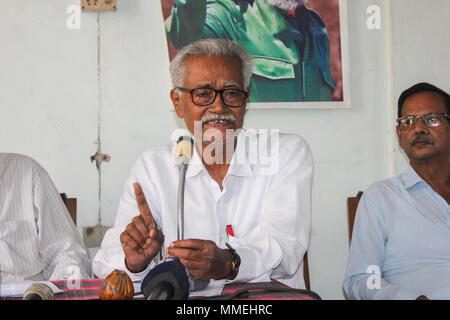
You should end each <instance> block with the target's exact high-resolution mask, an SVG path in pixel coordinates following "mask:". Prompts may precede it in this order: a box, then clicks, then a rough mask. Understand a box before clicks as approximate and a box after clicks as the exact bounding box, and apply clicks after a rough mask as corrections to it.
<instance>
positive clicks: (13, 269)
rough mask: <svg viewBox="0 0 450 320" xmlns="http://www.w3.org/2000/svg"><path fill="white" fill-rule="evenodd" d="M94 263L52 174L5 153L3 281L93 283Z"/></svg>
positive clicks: (0, 244) (1, 169)
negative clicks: (89, 279) (90, 276)
mask: <svg viewBox="0 0 450 320" xmlns="http://www.w3.org/2000/svg"><path fill="white" fill-rule="evenodd" d="M89 262H90V261H89V256H88V253H87V251H86V248H85V247H84V245H83V243H82V241H81V237H80V235H79V234H78V231H77V229H76V227H75V225H74V223H73V221H72V220H71V218H70V215H69V212H68V211H67V209H66V207H65V205H64V203H63V201H62V199H61V196H60V195H59V193H58V191H57V190H56V188H55V186H54V184H53V182H52V181H51V179H50V177H49V175H48V174H47V172H46V171H45V170H44V169H43V168H42V167H41V166H40V165H39V164H38V163H37V162H36V161H34V160H33V159H31V158H29V157H27V156H23V155H19V154H7V153H0V271H1V273H0V276H1V279H0V280H1V282H5V281H19V280H24V279H31V280H66V279H80V278H88V277H89V274H90V263H89Z"/></svg>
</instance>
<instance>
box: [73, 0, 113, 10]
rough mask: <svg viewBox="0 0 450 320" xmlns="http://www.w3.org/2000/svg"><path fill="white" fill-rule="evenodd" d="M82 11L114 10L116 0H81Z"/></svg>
mask: <svg viewBox="0 0 450 320" xmlns="http://www.w3.org/2000/svg"><path fill="white" fill-rule="evenodd" d="M81 10H82V11H116V10H117V0H81Z"/></svg>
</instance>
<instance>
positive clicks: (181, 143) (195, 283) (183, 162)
mask: <svg viewBox="0 0 450 320" xmlns="http://www.w3.org/2000/svg"><path fill="white" fill-rule="evenodd" d="M193 149H194V140H193V139H192V138H191V137H189V136H181V137H179V138H178V141H177V146H176V148H175V163H177V164H179V165H180V173H179V177H178V203H177V237H178V240H183V239H184V185H185V179H186V171H187V166H188V163H189V160H191V158H192V153H193ZM189 284H190V291H198V290H203V289H205V288H206V287H207V286H208V284H209V280H199V279H196V278H194V277H192V276H189Z"/></svg>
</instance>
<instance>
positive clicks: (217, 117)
mask: <svg viewBox="0 0 450 320" xmlns="http://www.w3.org/2000/svg"><path fill="white" fill-rule="evenodd" d="M216 120H222V121H230V122H235V121H236V118H235V117H234V116H233V115H231V114H215V113H211V114H207V115H204V116H203V117H202V123H205V122H209V121H216Z"/></svg>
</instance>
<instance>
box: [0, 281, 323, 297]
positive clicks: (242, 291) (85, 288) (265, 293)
mask: <svg viewBox="0 0 450 320" xmlns="http://www.w3.org/2000/svg"><path fill="white" fill-rule="evenodd" d="M52 282H53V283H54V284H55V285H56V286H57V287H58V288H59V289H61V290H63V292H60V293H56V294H55V296H54V299H55V300H98V299H99V296H98V292H99V289H100V284H101V283H102V279H85V280H78V281H71V282H68V281H52ZM135 289H136V287H135ZM135 291H138V290H135ZM137 293H138V294H139V292H137ZM3 299H5V298H3ZM6 299H7V298H6ZM12 299H13V300H18V299H21V298H17V297H16V298H12ZM135 299H144V298H143V295H142V294H140V295H137V296H136V298H135ZM195 299H208V300H226V299H232V300H318V299H320V297H319V296H318V295H317V294H315V293H314V292H312V291H307V290H295V289H291V288H289V287H288V286H285V285H283V284H281V283H280V282H277V281H271V282H258V283H243V282H236V283H229V284H227V285H225V287H224V289H223V290H222V293H221V295H220V296H215V297H204V298H199V297H196V298H195Z"/></svg>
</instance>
